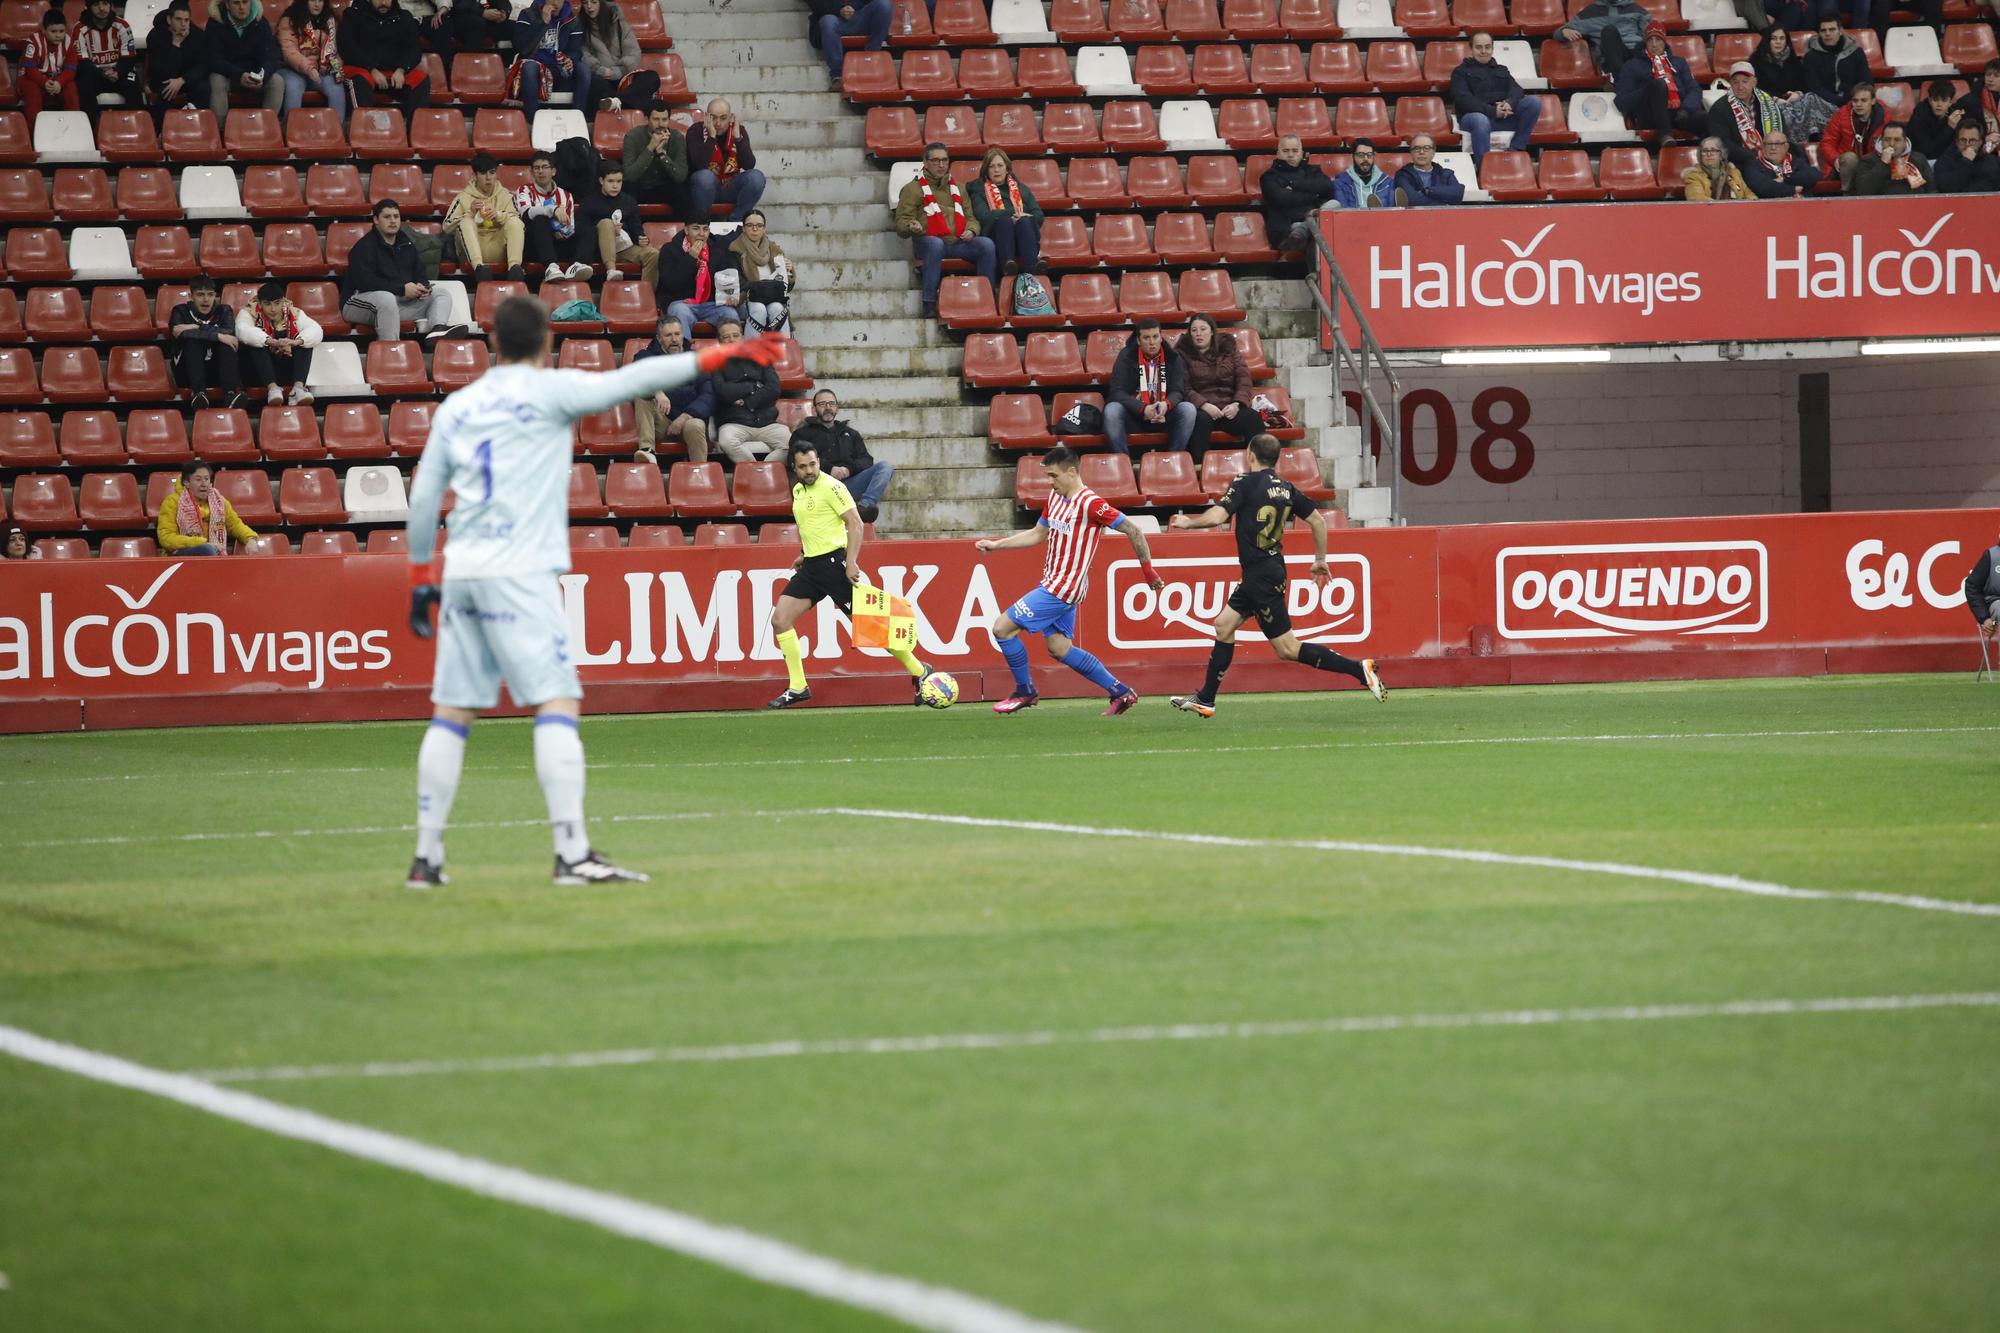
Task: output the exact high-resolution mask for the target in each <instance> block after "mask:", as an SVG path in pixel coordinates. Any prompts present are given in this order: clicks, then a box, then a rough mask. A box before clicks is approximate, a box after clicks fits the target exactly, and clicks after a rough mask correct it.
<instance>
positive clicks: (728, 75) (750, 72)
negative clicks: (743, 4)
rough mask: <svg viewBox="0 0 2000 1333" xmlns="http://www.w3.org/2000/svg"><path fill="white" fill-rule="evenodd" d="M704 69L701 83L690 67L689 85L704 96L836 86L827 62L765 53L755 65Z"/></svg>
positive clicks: (825, 89)
mask: <svg viewBox="0 0 2000 1333" xmlns="http://www.w3.org/2000/svg"><path fill="white" fill-rule="evenodd" d="M700 73H701V80H700V82H699V83H697V82H696V81H695V71H694V70H689V71H688V87H690V88H692V89H694V90H695V94H696V95H697V96H700V97H712V96H714V95H715V94H717V93H721V94H722V95H723V96H725V97H733V96H734V95H735V94H737V93H757V92H769V91H770V90H771V89H773V88H796V89H797V90H798V91H799V92H801V93H830V92H831V91H832V89H833V80H832V78H831V77H829V76H828V74H827V72H826V66H825V65H817V66H815V65H780V64H772V63H770V62H769V60H767V59H764V58H761V57H760V58H759V59H758V62H757V63H756V64H754V65H708V66H704V67H703V68H702V70H701V71H700ZM850 114H851V113H850ZM753 132H754V127H753Z"/></svg>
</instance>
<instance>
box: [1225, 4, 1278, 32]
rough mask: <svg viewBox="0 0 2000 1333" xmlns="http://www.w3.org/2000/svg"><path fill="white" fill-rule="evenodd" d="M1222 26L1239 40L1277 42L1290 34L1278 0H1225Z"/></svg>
mask: <svg viewBox="0 0 2000 1333" xmlns="http://www.w3.org/2000/svg"><path fill="white" fill-rule="evenodd" d="M1222 26H1223V27H1224V28H1227V29H1228V30H1229V34H1230V36H1232V37H1234V38H1235V39H1236V40H1237V41H1239V42H1277V41H1283V40H1285V39H1286V38H1287V37H1288V36H1289V34H1288V33H1287V32H1286V31H1285V25H1284V23H1283V22H1282V21H1281V20H1280V19H1279V17H1278V5H1277V0H1223V6H1222Z"/></svg>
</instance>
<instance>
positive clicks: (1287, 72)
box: [1250, 42, 1313, 96]
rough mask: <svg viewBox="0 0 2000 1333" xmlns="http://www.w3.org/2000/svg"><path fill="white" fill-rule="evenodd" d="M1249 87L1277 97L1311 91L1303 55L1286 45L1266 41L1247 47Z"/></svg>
mask: <svg viewBox="0 0 2000 1333" xmlns="http://www.w3.org/2000/svg"><path fill="white" fill-rule="evenodd" d="M1250 85H1251V87H1252V88H1254V89H1256V90H1257V91H1258V92H1262V93H1275V94H1278V95H1280V96H1295V95H1297V94H1299V93H1309V92H1311V91H1312V90H1313V81H1312V76H1311V75H1310V74H1308V73H1307V72H1306V61H1305V56H1304V55H1303V54H1302V53H1301V52H1300V51H1299V48H1298V47H1296V46H1293V45H1291V44H1290V43H1289V42H1266V43H1264V44H1262V45H1260V46H1253V47H1251V48H1250Z"/></svg>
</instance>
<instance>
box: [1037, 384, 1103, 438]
mask: <svg viewBox="0 0 2000 1333" xmlns="http://www.w3.org/2000/svg"><path fill="white" fill-rule="evenodd" d="M1079 405H1087V406H1089V407H1091V408H1093V409H1095V410H1096V411H1098V412H1102V411H1103V410H1104V395H1103V394H1101V393H1076V392H1073V391H1072V392H1068V393H1059V394H1057V395H1056V396H1055V398H1054V399H1053V400H1052V401H1051V402H1050V404H1049V422H1050V425H1051V426H1054V425H1055V424H1057V423H1060V422H1061V421H1062V419H1063V417H1064V416H1065V415H1066V414H1067V413H1068V412H1069V410H1070V409H1071V408H1073V407H1076V406H1079ZM1050 443H1051V444H1054V443H1062V444H1067V445H1068V446H1070V448H1072V449H1095V448H1098V447H1099V446H1101V445H1102V444H1103V443H1104V435H1103V432H1101V431H1100V432H1098V433H1097V434H1095V435H1072V434H1065V435H1061V436H1055V435H1051V436H1050Z"/></svg>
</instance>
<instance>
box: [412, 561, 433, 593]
mask: <svg viewBox="0 0 2000 1333" xmlns="http://www.w3.org/2000/svg"><path fill="white" fill-rule="evenodd" d="M436 582H437V573H436V568H435V566H433V565H429V564H423V565H416V564H413V565H411V566H410V586H411V587H412V588H416V587H421V586H422V585H424V584H426V583H436Z"/></svg>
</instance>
